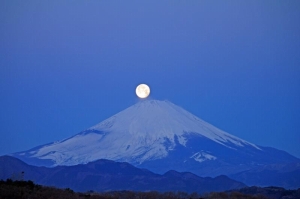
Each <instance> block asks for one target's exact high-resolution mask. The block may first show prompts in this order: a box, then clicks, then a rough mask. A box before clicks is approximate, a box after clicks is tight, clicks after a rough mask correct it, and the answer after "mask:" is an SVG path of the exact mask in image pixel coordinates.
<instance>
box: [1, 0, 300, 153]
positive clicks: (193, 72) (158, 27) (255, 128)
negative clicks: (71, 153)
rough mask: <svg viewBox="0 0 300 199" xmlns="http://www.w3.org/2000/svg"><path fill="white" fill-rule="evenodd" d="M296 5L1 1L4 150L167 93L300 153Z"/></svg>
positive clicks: (263, 141)
mask: <svg viewBox="0 0 300 199" xmlns="http://www.w3.org/2000/svg"><path fill="white" fill-rule="evenodd" d="M299 22H300V1H298V0H291V1H273V0H272V1H271V0H270V1H142V2H140V1H96V0H94V1H92V0H91V1H78V0H75V1H37V0H36V1H30V0H29V1H21V0H15V1H11V0H2V1H1V2H0V110H1V111H0V135H1V139H0V155H4V154H8V153H12V152H18V151H22V150H27V149H30V148H32V147H35V146H37V145H41V144H45V143H49V142H52V141H56V140H61V139H64V138H67V137H70V136H72V135H74V134H76V133H79V132H80V131H82V130H84V129H86V128H88V127H90V126H92V125H94V124H96V123H98V122H100V121H102V120H104V119H106V118H108V117H110V116H112V115H113V114H116V113H117V112H119V111H121V110H123V109H125V108H127V107H128V106H131V105H133V104H134V103H136V102H137V101H138V99H137V97H136V95H135V87H136V86H137V85H138V84H139V83H147V84H149V86H150V87H151V98H152V99H158V100H169V101H171V102H173V103H175V104H177V105H179V106H181V107H183V108H185V109H186V110H188V111H190V112H191V113H193V114H195V115H196V116H198V117H200V118H201V119H203V120H205V121H207V122H209V123H211V124H213V125H214V126H216V127H218V128H220V129H222V130H225V131H226V132H228V133H230V134H233V135H236V136H238V137H240V138H243V139H245V140H247V141H250V142H252V143H255V144H258V145H262V146H270V147H275V148H278V149H282V150H285V151H287V152H289V153H291V154H293V155H295V156H297V157H300V144H299V143H300V130H299V129H300V122H299V118H300V26H299Z"/></svg>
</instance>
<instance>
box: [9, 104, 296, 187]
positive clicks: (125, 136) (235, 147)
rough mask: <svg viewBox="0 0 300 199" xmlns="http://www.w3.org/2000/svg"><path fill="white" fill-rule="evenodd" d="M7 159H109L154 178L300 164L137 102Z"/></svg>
mask: <svg viewBox="0 0 300 199" xmlns="http://www.w3.org/2000/svg"><path fill="white" fill-rule="evenodd" d="M11 155H12V156H14V157H17V158H19V159H21V160H23V161H25V162H26V163H28V164H33V165H38V166H49V167H53V166H58V165H77V164H85V163H88V162H92V161H95V160H99V159H109V160H114V161H119V162H128V163H130V164H132V165H134V166H136V167H139V168H146V169H149V170H151V171H153V172H156V173H160V174H162V173H165V172H167V171H169V170H176V171H180V172H192V173H195V174H197V175H199V176H211V177H214V176H218V175H231V176H235V174H237V173H241V172H246V171H252V169H257V168H262V169H263V168H265V167H266V166H267V165H278V164H280V165H285V164H291V163H299V162H300V160H299V159H298V158H296V157H294V156H292V155H290V154H288V153H286V152H284V151H280V150H277V149H274V148H270V147H263V146H258V145H255V144H253V143H250V142H247V141H245V140H243V139H240V138H238V137H236V136H233V135H231V134H229V133H226V132H224V131H222V130H220V129H218V128H216V127H214V126H213V125H211V124H209V123H207V122H205V121H203V120H201V119H200V118H198V117H196V116H195V115H193V114H191V113H189V112H187V111H186V110H184V109H182V108H181V107H179V106H176V105H174V104H173V103H171V102H169V101H158V100H144V101H141V102H138V103H137V104H135V105H133V106H131V107H129V108H127V109H125V110H123V111H121V112H119V113H118V114H116V115H114V116H112V117H110V118H108V119H106V120H104V121H103V122H100V123H99V124H96V125H95V126H92V127H90V128H88V129H86V130H84V131H82V132H80V133H78V134H76V135H74V136H73V137H70V138H68V139H65V140H62V141H59V142H54V143H50V144H45V145H41V146H38V147H35V148H33V149H30V150H28V151H24V152H19V153H14V154H11ZM294 169H295V170H297V169H299V166H297V165H295V168H294ZM279 170H280V169H279ZM279 170H278V171H279ZM250 173H251V172H250ZM248 174H249V172H248ZM251 174H253V175H259V174H258V173H257V172H252V173H251ZM235 177H237V176H235ZM253 178H255V176H254V177H253ZM257 183H260V181H258V182H257ZM274 183H276V182H274ZM257 185H261V186H267V185H275V184H257ZM299 186H300V185H299Z"/></svg>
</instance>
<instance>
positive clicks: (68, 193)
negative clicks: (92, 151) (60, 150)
mask: <svg viewBox="0 0 300 199" xmlns="http://www.w3.org/2000/svg"><path fill="white" fill-rule="evenodd" d="M297 191H298V190H297ZM297 191H296V190H295V191H294V192H291V195H290V197H289V198H297V196H296V197H293V196H294V195H295V193H298V192H300V191H298V192H297ZM298 194H299V193H298ZM29 198H30V199H190V198H191V199H196V198H197V199H199V198H202V199H243V198H244V199H267V198H268V197H266V196H263V195H261V194H253V195H249V194H245V193H240V192H238V191H234V192H212V193H207V194H198V193H185V192H164V193H160V192H156V191H150V192H136V191H111V192H104V193H95V192H93V191H89V192H86V193H76V192H74V191H73V190H71V189H69V188H66V189H58V188H55V187H48V186H41V185H36V184H34V183H33V182H32V181H30V180H29V181H23V180H20V181H13V180H11V179H7V180H6V181H3V180H0V199H29Z"/></svg>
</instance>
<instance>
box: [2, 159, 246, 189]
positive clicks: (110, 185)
mask: <svg viewBox="0 0 300 199" xmlns="http://www.w3.org/2000/svg"><path fill="white" fill-rule="evenodd" d="M22 172H23V175H24V180H32V181H34V182H35V183H38V184H41V185H47V186H55V187H58V188H71V189H73V190H75V191H89V190H94V191H98V192H100V191H110V190H114V191H117V190H133V191H151V190H155V191H161V192H166V191H185V192H189V193H192V192H198V193H204V192H211V191H224V190H229V189H239V188H243V187H246V185H245V184H243V183H241V182H238V181H235V180H232V179H230V178H228V177H226V176H218V177H215V178H210V177H206V178H201V177H199V176H197V175H194V174H192V173H188V172H185V173H180V172H176V171H169V172H167V173H165V174H164V175H159V174H155V173H152V172H151V171H148V170H146V169H139V168H136V167H134V166H132V165H130V164H129V163H125V162H114V161H111V160H104V159H101V160H97V161H94V162H90V163H88V164H81V165H75V166H56V167H52V168H46V167H36V166H30V165H28V164H26V163H24V162H22V161H20V160H18V159H16V158H13V157H10V156H1V157H0V179H4V180H5V179H7V178H11V177H12V176H14V175H15V176H16V174H20V173H22Z"/></svg>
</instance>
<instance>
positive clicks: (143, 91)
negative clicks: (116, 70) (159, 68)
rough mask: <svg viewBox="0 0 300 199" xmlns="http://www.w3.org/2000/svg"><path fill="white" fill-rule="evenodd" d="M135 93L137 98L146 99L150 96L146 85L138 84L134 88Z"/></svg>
mask: <svg viewBox="0 0 300 199" xmlns="http://www.w3.org/2000/svg"><path fill="white" fill-rule="evenodd" d="M135 93H136V95H137V96H138V97H139V98H146V97H148V96H149V94H150V88H149V86H148V85H147V84H140V85H138V86H137V87H136V89H135Z"/></svg>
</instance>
